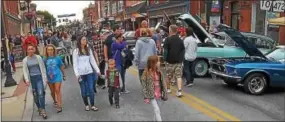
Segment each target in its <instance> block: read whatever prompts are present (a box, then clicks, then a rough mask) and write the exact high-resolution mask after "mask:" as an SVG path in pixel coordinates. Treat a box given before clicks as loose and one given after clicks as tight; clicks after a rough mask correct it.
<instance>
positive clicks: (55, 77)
mask: <svg viewBox="0 0 285 122" xmlns="http://www.w3.org/2000/svg"><path fill="white" fill-rule="evenodd" d="M45 52H46V54H45V65H46V69H47V77H48V86H49V88H50V91H51V96H52V99H53V101H54V105H55V107H56V108H57V113H60V112H62V99H61V98H62V97H61V82H62V80H65V75H64V65H63V62H62V60H61V58H60V57H59V56H56V48H55V46H54V45H52V44H48V45H47V46H46V49H45Z"/></svg>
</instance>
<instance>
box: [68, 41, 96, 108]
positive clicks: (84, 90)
mask: <svg viewBox="0 0 285 122" xmlns="http://www.w3.org/2000/svg"><path fill="white" fill-rule="evenodd" d="M79 39H80V40H78V42H77V48H76V49H75V50H74V51H73V63H74V64H73V69H74V73H75V76H76V77H77V79H78V82H79V85H80V89H81V95H82V98H83V102H84V104H85V110H86V111H89V110H90V106H89V103H88V97H89V98H90V104H91V110H93V111H98V108H97V107H95V105H94V101H95V97H94V96H95V94H94V84H95V83H94V77H93V75H94V74H93V73H94V70H95V72H96V73H97V74H98V75H99V76H101V74H100V70H99V68H98V65H97V64H96V61H95V58H94V56H93V53H92V51H91V50H90V49H89V48H88V47H87V39H86V37H85V36H83V37H81V38H79ZM93 69H94V70H93Z"/></svg>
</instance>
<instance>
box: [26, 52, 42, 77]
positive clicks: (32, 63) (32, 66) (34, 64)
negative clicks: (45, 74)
mask: <svg viewBox="0 0 285 122" xmlns="http://www.w3.org/2000/svg"><path fill="white" fill-rule="evenodd" d="M27 65H28V69H29V73H30V76H35V75H41V69H40V65H39V62H38V59H37V57H36V56H35V55H34V56H32V57H30V58H28V60H27Z"/></svg>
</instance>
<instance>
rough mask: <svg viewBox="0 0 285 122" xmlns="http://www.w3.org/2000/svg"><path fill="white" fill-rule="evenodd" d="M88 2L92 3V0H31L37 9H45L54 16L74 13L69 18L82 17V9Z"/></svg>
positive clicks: (80, 18)
mask: <svg viewBox="0 0 285 122" xmlns="http://www.w3.org/2000/svg"><path fill="white" fill-rule="evenodd" d="M90 2H92V3H94V0H90V1H88V0H84V1H39V0H38V1H32V3H35V4H37V10H47V11H49V12H50V13H51V14H53V16H54V17H56V18H57V15H61V14H72V13H75V14H76V16H75V17H70V18H69V19H70V20H74V19H79V20H82V18H83V13H82V11H83V9H84V8H85V7H88V5H89V4H90Z"/></svg>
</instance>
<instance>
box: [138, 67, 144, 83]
mask: <svg viewBox="0 0 285 122" xmlns="http://www.w3.org/2000/svg"><path fill="white" fill-rule="evenodd" d="M143 71H144V69H139V80H140V82H141V83H142V80H141V78H142V75H143Z"/></svg>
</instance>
